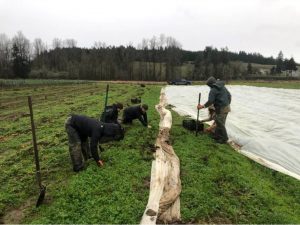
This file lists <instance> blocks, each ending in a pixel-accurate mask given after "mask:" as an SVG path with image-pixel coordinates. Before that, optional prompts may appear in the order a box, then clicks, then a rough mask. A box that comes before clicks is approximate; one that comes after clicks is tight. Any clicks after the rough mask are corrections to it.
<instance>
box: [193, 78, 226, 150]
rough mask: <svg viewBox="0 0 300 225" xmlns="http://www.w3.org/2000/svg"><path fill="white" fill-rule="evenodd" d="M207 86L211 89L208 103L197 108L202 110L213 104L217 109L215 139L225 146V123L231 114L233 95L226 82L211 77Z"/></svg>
mask: <svg viewBox="0 0 300 225" xmlns="http://www.w3.org/2000/svg"><path fill="white" fill-rule="evenodd" d="M206 84H207V86H209V87H210V92H209V97H208V101H207V102H206V103H205V104H204V105H201V104H199V105H198V106H197V108H198V109H202V108H206V107H208V106H210V105H212V104H213V106H214V107H215V109H216V119H215V121H216V129H215V134H214V139H215V140H216V141H217V142H218V143H220V144H224V143H227V141H228V135H227V131H226V127H225V123H226V118H227V114H228V113H229V112H230V103H231V94H230V92H229V91H228V90H227V88H226V87H225V83H224V81H220V80H216V78H214V77H210V78H208V80H207V82H206Z"/></svg>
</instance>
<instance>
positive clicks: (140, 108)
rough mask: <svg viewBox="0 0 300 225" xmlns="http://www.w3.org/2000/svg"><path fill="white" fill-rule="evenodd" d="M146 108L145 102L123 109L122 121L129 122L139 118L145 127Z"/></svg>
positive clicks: (146, 124) (146, 123) (146, 121)
mask: <svg viewBox="0 0 300 225" xmlns="http://www.w3.org/2000/svg"><path fill="white" fill-rule="evenodd" d="M147 110H148V105H146V104H142V105H136V106H130V107H128V108H126V109H124V113H123V123H124V124H128V123H129V124H131V123H132V121H133V120H135V119H139V121H140V122H141V123H142V124H143V125H144V126H145V127H147V126H148V120H147ZM148 128H150V126H148Z"/></svg>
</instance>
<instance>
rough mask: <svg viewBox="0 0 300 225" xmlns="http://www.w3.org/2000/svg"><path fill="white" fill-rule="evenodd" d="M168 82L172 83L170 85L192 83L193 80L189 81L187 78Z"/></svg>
mask: <svg viewBox="0 0 300 225" xmlns="http://www.w3.org/2000/svg"><path fill="white" fill-rule="evenodd" d="M168 84H170V85H191V84H192V81H189V80H186V79H179V80H171V81H168Z"/></svg>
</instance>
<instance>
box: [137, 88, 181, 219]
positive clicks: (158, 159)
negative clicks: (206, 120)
mask: <svg viewBox="0 0 300 225" xmlns="http://www.w3.org/2000/svg"><path fill="white" fill-rule="evenodd" d="M166 104H167V102H166V97H165V93H164V89H162V91H161V95H160V101H159V104H158V105H156V106H155V108H156V110H157V112H158V113H159V115H160V123H159V134H158V137H157V139H156V143H155V145H156V148H157V149H156V152H155V160H154V161H153V162H152V169H151V183H150V194H149V199H148V204H147V207H146V210H145V212H144V215H143V218H142V220H141V224H155V223H156V220H157V219H159V220H160V221H162V222H164V223H172V222H175V221H179V220H180V198H179V195H180V192H181V181H180V162H179V158H178V157H177V156H176V154H175V152H174V149H173V147H172V146H171V145H170V142H169V136H170V129H171V126H172V114H171V112H170V111H169V110H167V109H166V108H165V106H166Z"/></svg>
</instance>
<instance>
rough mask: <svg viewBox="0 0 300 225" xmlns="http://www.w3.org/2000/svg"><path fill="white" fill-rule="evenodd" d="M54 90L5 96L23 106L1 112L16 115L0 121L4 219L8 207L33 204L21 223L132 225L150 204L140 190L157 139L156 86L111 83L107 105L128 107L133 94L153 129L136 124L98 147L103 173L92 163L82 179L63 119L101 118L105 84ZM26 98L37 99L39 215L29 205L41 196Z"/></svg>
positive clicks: (145, 188) (145, 190)
mask: <svg viewBox="0 0 300 225" xmlns="http://www.w3.org/2000/svg"><path fill="white" fill-rule="evenodd" d="M82 87H84V88H82ZM53 88H54V87H53ZM53 88H51V87H50V88H46V89H45V88H44V87H43V88H36V90H34V89H31V90H28V89H26V88H24V89H20V90H18V91H16V93H14V91H11V92H10V91H8V94H9V96H10V97H13V96H11V95H10V94H12V93H14V94H15V95H16V96H18V97H19V98H20V100H19V101H20V102H21V103H18V104H16V105H13V107H11V106H7V107H3V109H2V110H3V115H10V114H12V115H14V116H13V117H7V118H8V119H6V120H1V122H0V123H1V124H0V125H1V126H0V127H1V137H0V138H1V139H2V140H3V141H1V143H0V149H1V150H0V154H1V159H0V166H1V169H3V171H4V172H3V173H1V174H0V180H1V184H3V185H1V187H0V212H1V214H2V216H3V215H4V214H7V213H8V212H9V211H11V209H14V208H21V209H22V208H23V207H24V205H26V204H27V202H28V201H30V204H31V207H26V208H25V209H24V211H25V215H26V217H25V218H22V220H21V221H18V222H26V223H137V222H138V221H139V219H140V218H141V216H142V214H143V211H144V208H145V205H146V204H147V198H148V191H149V187H148V186H145V184H147V182H148V179H149V173H150V169H151V160H149V157H148V156H147V149H149V144H152V143H153V142H154V140H155V138H156V135H157V126H158V118H159V117H158V115H157V113H156V112H155V110H154V104H156V103H157V99H158V97H159V92H160V87H158V86H155V87H150V86H146V88H141V87H140V86H139V85H118V84H111V85H110V94H109V103H112V102H115V101H121V102H123V103H125V104H128V103H129V102H130V98H132V97H136V96H141V97H142V99H145V103H148V104H149V106H150V109H149V113H148V114H149V119H150V124H151V125H152V126H153V129H146V128H144V127H143V126H142V125H141V124H140V123H139V122H135V123H134V125H133V127H126V130H127V132H126V138H125V139H124V140H123V141H121V142H114V143H110V144H105V145H103V147H104V148H105V149H106V151H105V152H104V153H103V154H102V157H103V159H104V161H105V162H106V163H105V167H104V168H98V167H97V166H96V163H95V162H94V161H93V160H91V161H89V163H88V164H89V166H88V167H87V170H85V171H83V172H81V173H79V174H75V173H74V172H72V170H71V168H72V167H71V164H70V159H69V158H70V157H69V153H68V145H67V136H66V133H65V130H64V121H65V119H66V118H67V116H68V115H69V114H70V113H79V114H84V115H89V116H92V117H98V116H99V112H101V111H102V108H103V107H102V105H103V102H104V93H105V92H104V90H105V84H84V85H81V86H80V87H78V86H77V85H71V86H65V87H64V88H63V89H62V90H60V91H56V90H55V88H54V90H53ZM30 92H31V93H30ZM3 93H5V92H3ZM22 93H23V94H24V93H26V94H24V95H25V97H21V95H22ZM41 93H43V94H41ZM28 94H33V95H35V96H36V97H35V98H33V110H34V113H35V121H36V127H37V139H38V147H39V151H40V161H41V168H42V178H43V183H44V184H45V185H46V186H47V194H46V196H47V199H46V201H45V204H44V205H43V206H41V207H40V208H38V209H35V208H34V207H32V206H33V204H34V201H35V199H36V198H37V196H38V194H39V191H38V187H37V184H36V182H35V173H34V168H35V167H34V162H33V151H32V145H31V132H30V121H29V117H28V116H26V115H24V113H26V112H27V111H28V109H27V99H26V95H28ZM40 95H41V96H42V97H40ZM44 95H47V96H48V97H47V100H45V99H44V97H43V96H44ZM2 97H3V99H5V101H10V99H7V98H4V96H3V95H2ZM144 150H145V151H144ZM150 159H151V158H150Z"/></svg>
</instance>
